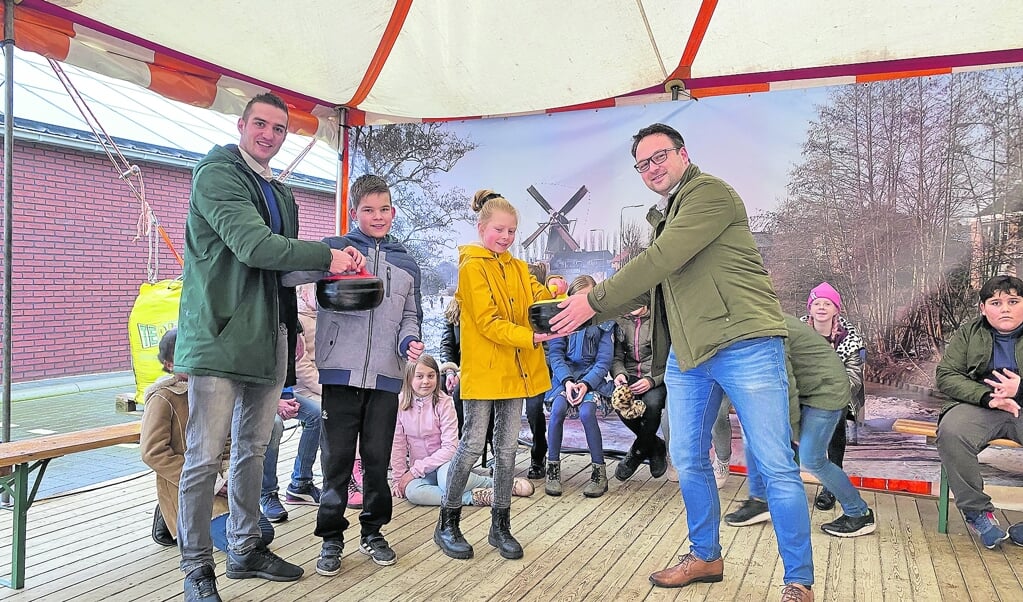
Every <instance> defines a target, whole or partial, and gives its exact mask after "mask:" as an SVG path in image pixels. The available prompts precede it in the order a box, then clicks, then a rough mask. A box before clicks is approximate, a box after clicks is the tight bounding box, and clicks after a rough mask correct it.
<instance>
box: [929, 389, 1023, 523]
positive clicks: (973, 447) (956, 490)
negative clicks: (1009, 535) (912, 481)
mask: <svg viewBox="0 0 1023 602" xmlns="http://www.w3.org/2000/svg"><path fill="white" fill-rule="evenodd" d="M992 439H1012V440H1013V441H1016V442H1017V443H1023V416H1021V417H1020V418H1015V417H1013V415H1012V414H1010V413H1008V412H1005V411H1003V410H992V409H989V408H982V407H980V406H975V405H970V404H967V403H960V404H958V405H956V406H953V407H952V408H951V409H949V410H948V411H947V412H945V414H944V415H942V417H941V421H940V422H939V423H938V440H937V445H938V455H939V456H940V457H941V465H942V466H944V467H945V471H946V472H947V473H948V486H949V489H951V490H952V494H953V495H955V498H956V506H957V507H958V508H959V511H960V512H963V513H968V514H979V513H981V512H991V511H993V510H994V509H995V508H994V506H993V505H992V504H991V497H990V496H989V495H987V494H986V493H984V479H983V477H982V476H981V474H980V462H978V461H977V454H979V453H980V452H981V450H983V449H984V448H985V447H987V444H988V442H989V441H991V440H992Z"/></svg>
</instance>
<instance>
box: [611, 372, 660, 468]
mask: <svg viewBox="0 0 1023 602" xmlns="http://www.w3.org/2000/svg"><path fill="white" fill-rule="evenodd" d="M640 398H641V399H642V400H643V403H644V404H646V411H645V412H643V415H642V416H640V417H639V418H623V417H622V413H621V412H618V417H619V418H621V419H622V424H624V425H625V426H627V427H628V428H629V430H630V431H632V432H633V433H636V442H635V443H633V444H632V451H633V453H634V454H636V455H638V456H639V457H641V458H649V457H651V456H656V455H659V454H664V453H666V449H665V445H664V442H663V441H661V438H660V437H658V436H657V428H658V427H659V426H661V413H662V412H663V411H664V402H665V400H666V399H667V398H668V390H667V389H666V388H665V387H664V385H663V384H662V385H660V386H657V387H653V388H652V389H650V390H649V391H647V392H646V393H644V394H643V395H641V396H640ZM616 411H617V410H616Z"/></svg>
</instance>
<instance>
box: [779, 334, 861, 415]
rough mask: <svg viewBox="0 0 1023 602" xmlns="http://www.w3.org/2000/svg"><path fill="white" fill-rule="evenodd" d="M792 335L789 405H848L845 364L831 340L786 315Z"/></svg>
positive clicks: (834, 407) (829, 407)
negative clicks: (829, 341)
mask: <svg viewBox="0 0 1023 602" xmlns="http://www.w3.org/2000/svg"><path fill="white" fill-rule="evenodd" d="M785 327H786V328H787V329H788V332H789V336H788V338H786V339H785V356H786V358H788V363H789V375H790V378H789V405H790V409H792V406H795V409H796V415H798V407H799V406H809V407H811V408H817V409H820V410H832V411H834V410H841V409H842V408H844V407H846V406H847V405H849V401H850V397H851V390H850V389H849V377H848V376H847V375H846V373H845V364H843V363H842V359H841V358H840V357H838V354H837V353H835V349H834V348H833V347H832V346H831V344H830V343H828V340H827V339H825V338H824V337H822V336H821V335H819V334H817V331H815V330H814V329H813V327H812V326H807V325H806V323H804V322H802V321H800V319H799V318H797V317H795V316H789V315H786V316H785Z"/></svg>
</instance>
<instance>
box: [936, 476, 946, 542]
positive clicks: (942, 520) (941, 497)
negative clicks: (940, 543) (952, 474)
mask: <svg viewBox="0 0 1023 602" xmlns="http://www.w3.org/2000/svg"><path fill="white" fill-rule="evenodd" d="M938 533H948V475H947V474H946V473H945V467H944V466H942V467H941V477H940V481H939V483H938Z"/></svg>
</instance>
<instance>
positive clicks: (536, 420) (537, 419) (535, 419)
mask: <svg viewBox="0 0 1023 602" xmlns="http://www.w3.org/2000/svg"><path fill="white" fill-rule="evenodd" d="M526 420H527V421H528V422H529V430H530V431H531V432H532V433H533V447H531V448H530V449H529V457H530V458H531V459H532V460H533V463H534V464H540V465H543V464H544V462H545V461H546V458H547V419H546V418H545V417H544V415H543V394H542V393H541V394H540V395H534V396H533V397H527V398H526Z"/></svg>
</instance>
